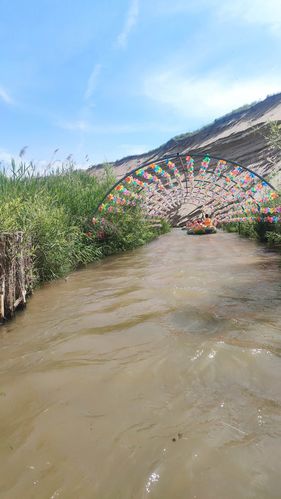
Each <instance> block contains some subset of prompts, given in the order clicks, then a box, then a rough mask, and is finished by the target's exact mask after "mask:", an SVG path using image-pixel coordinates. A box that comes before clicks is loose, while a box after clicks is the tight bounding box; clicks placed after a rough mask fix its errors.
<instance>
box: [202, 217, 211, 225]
mask: <svg viewBox="0 0 281 499" xmlns="http://www.w3.org/2000/svg"><path fill="white" fill-rule="evenodd" d="M203 225H204V226H205V227H213V222H212V220H211V218H210V217H209V215H205V220H204V221H203Z"/></svg>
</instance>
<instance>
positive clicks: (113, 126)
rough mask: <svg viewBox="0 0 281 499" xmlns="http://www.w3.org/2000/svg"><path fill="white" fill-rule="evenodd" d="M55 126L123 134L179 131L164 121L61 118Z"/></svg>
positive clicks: (98, 132) (72, 129)
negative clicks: (95, 121)
mask: <svg viewBox="0 0 281 499" xmlns="http://www.w3.org/2000/svg"><path fill="white" fill-rule="evenodd" d="M56 126H57V127H59V128H62V129H63V130H70V131H80V132H85V133H97V134H125V133H140V132H147V131H158V132H171V133H177V132H179V129H178V127H175V126H173V125H170V124H165V123H154V122H144V123H108V124H99V125H95V124H92V123H89V122H88V121H85V120H73V121H71V120H62V121H58V122H57V123H56Z"/></svg>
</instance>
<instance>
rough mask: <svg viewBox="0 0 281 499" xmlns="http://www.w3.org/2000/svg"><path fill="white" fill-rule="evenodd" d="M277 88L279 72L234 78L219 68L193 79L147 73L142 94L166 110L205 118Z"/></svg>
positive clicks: (280, 83) (170, 73)
mask: <svg viewBox="0 0 281 499" xmlns="http://www.w3.org/2000/svg"><path fill="white" fill-rule="evenodd" d="M280 91H281V79H280V75H276V77H274V76H273V75H272V74H271V75H268V76H264V77H261V78H254V77H253V78H248V79H240V80H237V79H235V80H234V79H232V78H230V77H226V76H225V75H224V72H223V71H222V72H221V73H220V74H218V73H217V74H213V75H210V74H209V75H208V74H206V75H205V76H200V77H193V78H191V77H187V76H185V75H183V74H180V73H179V72H178V71H177V70H175V71H172V70H169V71H159V72H157V73H155V74H154V75H149V76H147V77H146V78H145V80H144V85H143V93H144V95H145V96H146V97H148V98H150V99H152V100H154V101H155V102H157V103H160V104H161V105H162V106H166V108H167V110H169V109H170V110H172V111H174V112H175V113H176V114H178V115H179V116H186V117H190V118H200V119H201V118H204V119H205V120H206V119H213V118H215V117H218V116H219V115H220V114H223V113H226V112H229V111H231V110H232V109H235V108H237V107H239V106H241V105H244V104H247V103H251V102H253V101H255V100H260V99H263V98H265V97H266V96H267V95H268V94H273V93H277V92H280Z"/></svg>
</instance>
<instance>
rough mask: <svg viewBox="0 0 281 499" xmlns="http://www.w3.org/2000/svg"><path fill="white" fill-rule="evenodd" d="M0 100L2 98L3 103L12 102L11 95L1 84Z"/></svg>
mask: <svg viewBox="0 0 281 499" xmlns="http://www.w3.org/2000/svg"><path fill="white" fill-rule="evenodd" d="M0 100H2V101H3V102H5V104H8V105H12V104H14V101H13V99H12V97H11V96H10V95H9V94H8V92H7V91H6V90H5V89H4V88H3V87H2V86H0Z"/></svg>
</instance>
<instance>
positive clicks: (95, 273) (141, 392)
mask: <svg viewBox="0 0 281 499" xmlns="http://www.w3.org/2000/svg"><path fill="white" fill-rule="evenodd" d="M280 310H281V268H280V256H278V255H277V254H275V253H273V252H270V251H268V250H267V249H266V248H264V247H262V246H258V245H257V244H256V243H254V242H251V241H248V240H244V239H239V237H238V236H237V235H232V234H217V235H210V236H201V237H199V236H197V237H196V236H195V237H192V236H186V235H185V233H184V232H182V231H180V230H175V231H173V232H172V233H170V234H168V235H165V236H163V237H161V238H159V239H158V240H156V241H154V242H152V243H151V244H150V245H148V246H146V247H143V248H140V249H137V250H136V251H133V252H129V253H126V254H122V255H121V256H115V257H110V258H108V259H106V260H104V261H102V262H100V263H98V264H95V265H90V266H88V267H87V268H86V269H82V270H80V271H78V272H76V273H73V274H72V275H71V276H70V277H69V278H68V279H67V280H61V281H59V282H56V283H52V284H50V285H47V286H45V287H43V288H42V289H40V290H38V291H37V292H36V293H35V295H34V296H33V298H32V299H31V300H30V302H29V304H28V308H27V310H26V311H24V312H23V313H20V314H18V315H17V317H16V319H15V320H14V321H12V322H10V323H8V324H7V325H5V326H4V327H2V328H1V329H0V497H1V499H2V498H3V499H80V498H81V499H142V498H151V499H152V498H153V499H156V498H157V499H251V498H254V499H273V498H276V499H280V498H281V314H280Z"/></svg>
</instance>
